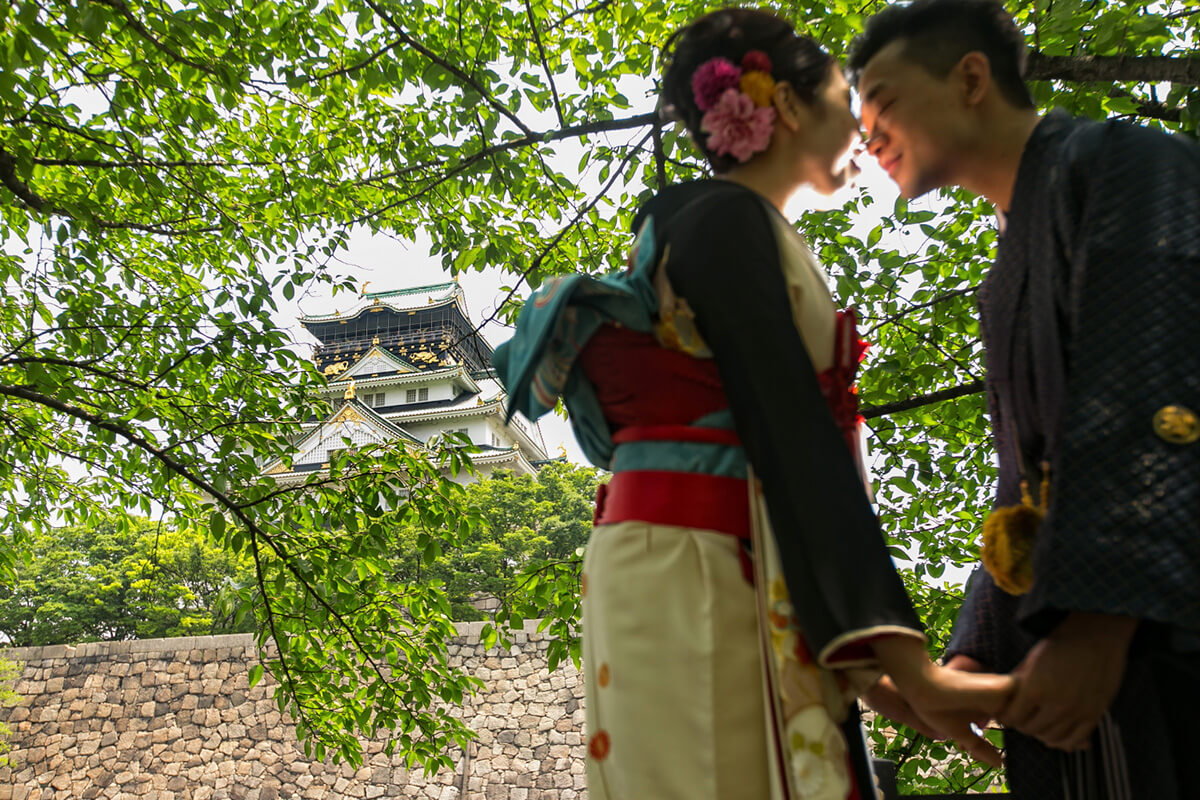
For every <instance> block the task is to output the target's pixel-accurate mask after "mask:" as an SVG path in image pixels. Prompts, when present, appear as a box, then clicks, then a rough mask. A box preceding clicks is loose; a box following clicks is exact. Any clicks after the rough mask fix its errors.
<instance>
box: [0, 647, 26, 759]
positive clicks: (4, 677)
mask: <svg viewBox="0 0 1200 800" xmlns="http://www.w3.org/2000/svg"><path fill="white" fill-rule="evenodd" d="M20 677H21V665H20V664H18V663H17V662H15V661H9V660H8V659H7V658H0V708H8V707H10V706H15V705H16V704H17V703H19V702H21V699H22V698H21V695H19V694H17V693H16V691H15V690H14V689H13V687H14V686H15V685H16V683H17V679H18V678H20ZM11 739H12V728H10V727H9V726H8V723H5V722H0V767H7V766H9V760H8V752H9V751H10V750H12V741H11Z"/></svg>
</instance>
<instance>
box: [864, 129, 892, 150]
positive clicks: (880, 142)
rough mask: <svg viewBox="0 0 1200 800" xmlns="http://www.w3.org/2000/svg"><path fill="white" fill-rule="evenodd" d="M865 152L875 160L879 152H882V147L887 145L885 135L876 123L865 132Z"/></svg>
mask: <svg viewBox="0 0 1200 800" xmlns="http://www.w3.org/2000/svg"><path fill="white" fill-rule="evenodd" d="M866 139H867V141H866V148H867V152H868V153H870V154H871V155H872V156H874V157H875V158H879V152H880V151H881V150H883V146H884V145H885V144H887V134H886V133H884V132H883V130H882V129H881V128H880V127H879V124H878V123H876V124H875V127H874V128H872V129H871V130H870V131H868V132H867V135H866Z"/></svg>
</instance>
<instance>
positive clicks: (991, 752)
mask: <svg viewBox="0 0 1200 800" xmlns="http://www.w3.org/2000/svg"><path fill="white" fill-rule="evenodd" d="M872 646H873V648H874V649H875V653H876V655H877V656H878V657H879V662H880V666H881V667H882V668H883V670H884V671H885V672H886V673H887V674H888V676H889V677H890V679H889V678H884V679H883V680H881V681H880V683H879V684H878V685H876V687H875V688H874V689H872V691H871V692H870V693H868V695H867V702H868V704H870V705H871V706H872V708H875V709H876V710H877V711H879V712H880V713H882V714H884V716H887V717H889V718H891V719H894V720H897V721H899V722H903V723H905V724H908V725H911V726H912V727H914V728H916V729H917V730H918V731H920V732H921V733H924V734H926V735H929V736H932V737H933V738H938V739H941V738H948V739H953V740H954V741H955V742H956V743H957V744H958V745H959V746H960V747H962V748H963V749H964V750H965V751H966V752H967V754H968V755H970V756H971V757H972V758H974V759H976V760H978V761H982V762H984V763H985V764H990V765H992V766H993V767H998V766H1000V763H1001V757H1000V751H999V750H997V749H996V748H995V746H994V745H992V743H991V742H989V741H987V740H986V739H984V738H983V737H982V736H980V735H979V734H978V733H976V732H975V731H974V730H972V727H971V726H972V724H976V725H984V724H987V722H988V721H989V720H991V719H992V718H993V717H995V716H996V715H997V714H999V713H1000V711H1001V710H1002V709H1003V708H1004V707H1005V706H1006V705H1008V703H1009V701H1010V699H1011V698H1012V696H1013V693H1014V690H1015V689H1016V678H1014V677H1013V676H1011V675H989V674H974V673H971V672H966V671H962V670H956V669H950V668H948V667H939V666H937V665H936V664H934V663H932V662H931V661H930V660H929V656H928V655H927V654H926V653H925V646H924V645H923V644H922V643H921V642H920V641H918V640H917V639H915V638H910V637H900V636H890V637H887V638H884V639H880V640H877V641H876V642H873V643H872ZM877 704H878V705H877ZM914 723H916V724H914Z"/></svg>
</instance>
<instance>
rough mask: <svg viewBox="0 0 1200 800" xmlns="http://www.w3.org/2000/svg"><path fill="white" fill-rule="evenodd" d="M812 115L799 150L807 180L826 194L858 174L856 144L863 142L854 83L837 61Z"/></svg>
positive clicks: (805, 180) (818, 91)
mask: <svg viewBox="0 0 1200 800" xmlns="http://www.w3.org/2000/svg"><path fill="white" fill-rule="evenodd" d="M810 108H811V112H812V113H811V119H810V121H809V124H807V125H805V126H804V128H803V129H802V130H801V132H800V137H799V139H800V140H799V142H798V143H797V145H798V147H797V152H798V153H799V158H800V161H801V163H802V165H803V171H804V172H803V180H804V182H805V183H807V184H810V185H811V186H812V187H813V188H814V189H816V190H817V191H818V192H820V193H822V194H833V193H834V192H836V191H837V190H838V189H840V188H842V187H843V186H845V185H846V183H847V182H849V181H850V180H852V179H853V178H854V176H856V175H857V174H858V171H859V170H858V165H857V164H855V163H854V160H853V156H854V154H855V145H859V144H861V142H862V137H861V135H860V133H859V127H858V119H856V118H855V116H854V112H853V111H852V110H851V108H850V84H848V83H847V82H846V79H845V78H844V77H843V76H842V72H841V70H840V69H839V68H838V66H837V65H836V64H834V65H832V66H831V67H830V68H829V77H827V78H826V79H825V81H824V83H822V84H821V86H820V88H818V89H817V93H816V96H815V97H814V98H813V101H812V103H811V104H810Z"/></svg>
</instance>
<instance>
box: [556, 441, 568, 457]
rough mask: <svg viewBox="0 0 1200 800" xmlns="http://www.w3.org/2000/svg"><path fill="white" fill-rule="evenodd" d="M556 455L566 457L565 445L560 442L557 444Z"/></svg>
mask: <svg viewBox="0 0 1200 800" xmlns="http://www.w3.org/2000/svg"><path fill="white" fill-rule="evenodd" d="M558 457H559V458H566V457H567V446H566V445H565V444H561V443H560V444H559V445H558Z"/></svg>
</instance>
